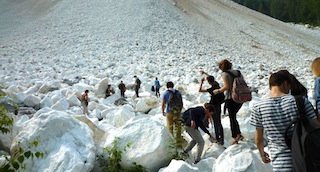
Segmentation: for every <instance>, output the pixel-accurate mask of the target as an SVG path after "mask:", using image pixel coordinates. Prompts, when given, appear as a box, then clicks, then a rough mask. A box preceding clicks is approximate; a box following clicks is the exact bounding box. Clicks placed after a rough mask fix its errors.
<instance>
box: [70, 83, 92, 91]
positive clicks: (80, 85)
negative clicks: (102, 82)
mask: <svg viewBox="0 0 320 172" xmlns="http://www.w3.org/2000/svg"><path fill="white" fill-rule="evenodd" d="M73 88H74V89H75V90H76V92H78V93H80V94H81V93H82V92H84V91H85V90H89V94H90V92H91V91H92V90H93V87H92V86H90V85H88V84H85V83H77V84H74V85H73Z"/></svg>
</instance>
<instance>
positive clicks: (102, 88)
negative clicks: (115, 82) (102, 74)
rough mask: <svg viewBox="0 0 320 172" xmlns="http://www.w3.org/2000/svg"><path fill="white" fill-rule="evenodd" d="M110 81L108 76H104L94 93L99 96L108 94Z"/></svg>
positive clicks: (102, 96)
mask: <svg viewBox="0 0 320 172" xmlns="http://www.w3.org/2000/svg"><path fill="white" fill-rule="evenodd" d="M108 82H109V81H108V78H103V79H102V80H101V81H100V82H99V83H98V84H96V86H95V91H94V93H95V95H96V96H97V97H99V98H104V97H105V96H106V90H107V87H108Z"/></svg>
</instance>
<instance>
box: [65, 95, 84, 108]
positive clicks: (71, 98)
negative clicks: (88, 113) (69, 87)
mask: <svg viewBox="0 0 320 172" xmlns="http://www.w3.org/2000/svg"><path fill="white" fill-rule="evenodd" d="M67 100H68V102H69V105H70V106H81V102H80V100H79V99H78V97H77V95H76V94H72V95H70V96H69V97H68V98H67Z"/></svg>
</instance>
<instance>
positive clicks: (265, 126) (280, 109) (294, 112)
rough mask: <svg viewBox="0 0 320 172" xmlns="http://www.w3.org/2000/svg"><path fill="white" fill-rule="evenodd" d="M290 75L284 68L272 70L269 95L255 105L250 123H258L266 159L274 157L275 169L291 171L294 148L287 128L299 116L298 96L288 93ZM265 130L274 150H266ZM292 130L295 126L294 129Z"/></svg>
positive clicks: (308, 109)
mask: <svg viewBox="0 0 320 172" xmlns="http://www.w3.org/2000/svg"><path fill="white" fill-rule="evenodd" d="M290 81H291V80H290V77H289V76H288V75H286V74H285V73H283V72H281V71H280V72H276V73H273V74H271V76H270V78H269V88H270V97H269V98H266V99H264V100H261V101H260V102H258V103H256V104H254V105H253V107H252V113H251V116H250V124H251V125H253V126H254V127H256V135H255V137H256V138H255V140H256V145H257V148H258V150H259V153H260V156H261V158H262V161H263V162H264V163H269V162H270V161H272V166H273V171H275V172H277V171H288V172H289V171H290V172H291V171H292V156H291V150H290V149H289V147H288V146H287V145H286V142H285V131H286V128H287V127H288V126H289V125H290V123H291V122H292V121H294V120H295V119H296V118H297V117H298V108H297V104H296V101H295V97H293V96H292V95H289V94H288V93H289V90H290ZM303 99H304V107H305V109H304V110H305V114H304V115H306V117H307V118H308V119H311V120H315V121H317V120H316V114H315V113H314V110H313V107H312V105H311V103H310V102H309V101H308V99H307V98H305V97H303ZM264 131H265V133H266V135H267V140H268V147H269V151H270V154H271V159H270V157H269V154H268V153H266V152H265V151H264V142H263V140H264V139H263V133H264ZM291 131H292V130H291Z"/></svg>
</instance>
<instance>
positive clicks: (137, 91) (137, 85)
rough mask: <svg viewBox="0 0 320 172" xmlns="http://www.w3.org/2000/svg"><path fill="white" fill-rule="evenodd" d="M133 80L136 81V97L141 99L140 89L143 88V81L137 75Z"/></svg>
mask: <svg viewBox="0 0 320 172" xmlns="http://www.w3.org/2000/svg"><path fill="white" fill-rule="evenodd" d="M133 78H134V79H135V82H134V91H135V92H136V96H137V97H139V89H140V86H141V81H140V79H139V78H138V77H137V76H136V75H135V76H133Z"/></svg>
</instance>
